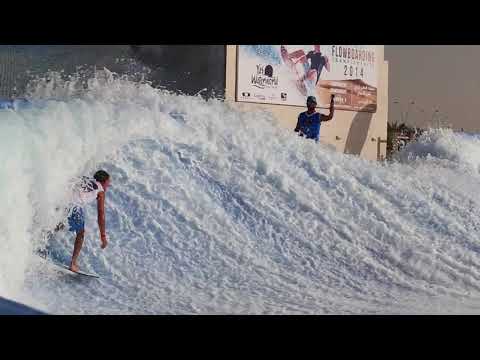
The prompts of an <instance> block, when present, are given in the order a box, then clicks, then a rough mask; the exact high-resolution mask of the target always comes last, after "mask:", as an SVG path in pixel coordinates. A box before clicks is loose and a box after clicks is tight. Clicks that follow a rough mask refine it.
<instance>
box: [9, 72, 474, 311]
mask: <svg viewBox="0 0 480 360" xmlns="http://www.w3.org/2000/svg"><path fill="white" fill-rule="evenodd" d="M98 78H99V77H97V79H96V80H92V82H91V89H90V90H88V91H86V92H84V93H82V94H77V96H79V97H77V98H71V97H69V96H66V97H65V98H64V99H62V101H58V100H57V101H51V100H49V101H44V102H42V103H41V106H40V105H39V106H37V107H36V108H35V109H29V110H20V111H18V112H17V113H13V112H3V113H0V117H2V119H3V116H6V117H7V116H14V117H15V122H12V121H10V122H9V123H8V122H7V123H8V124H10V126H12V129H10V130H9V131H10V133H11V134H12V136H13V137H16V138H18V137H21V138H22V141H23V144H21V145H22V146H21V145H17V144H12V147H13V148H15V146H16V148H18V149H20V148H21V149H23V148H26V149H27V152H20V154H23V155H19V154H18V153H15V154H16V155H15V156H16V157H14V156H13V155H12V156H11V157H10V156H7V157H6V159H5V160H6V161H10V162H11V163H12V164H13V165H12V167H11V168H12V169H13V170H10V172H11V173H12V174H18V175H19V177H23V178H22V181H20V182H18V184H17V182H16V181H15V179H16V178H12V179H8V178H7V174H2V178H1V181H2V182H4V183H5V184H7V185H8V186H10V190H9V191H5V196H7V198H8V197H9V196H10V193H15V194H16V195H17V196H18V197H20V200H21V201H18V206H17V207H14V206H11V207H10V211H11V213H10V211H9V212H7V211H4V213H2V225H3V224H5V225H7V226H9V228H10V229H12V231H11V232H12V233H16V234H17V236H11V234H9V233H7V234H6V236H5V237H4V238H2V246H3V248H5V249H7V250H8V249H9V248H12V247H16V246H17V244H16V242H15V241H14V240H15V238H16V237H19V235H22V236H24V238H23V242H21V243H20V244H24V245H22V246H19V247H18V248H15V252H16V254H17V256H18V257H19V258H20V259H24V260H23V263H22V262H20V263H19V264H18V266H17V264H14V265H15V267H13V265H12V264H10V263H9V262H8V261H9V260H8V259H7V257H6V256H3V255H2V254H0V261H1V262H0V266H2V268H1V269H0V270H2V273H4V274H6V275H5V277H4V278H2V284H1V286H2V288H5V289H7V287H6V285H5V284H6V280H5V279H6V278H7V277H8V276H9V275H10V274H11V273H12V272H13V270H12V269H14V268H15V269H16V270H15V272H14V273H19V274H23V273H24V272H25V266H24V265H23V264H24V263H28V254H27V253H28V251H29V249H30V248H31V247H32V243H35V242H36V241H37V240H36V234H35V230H34V229H32V224H36V225H38V226H39V227H40V226H47V225H48V226H50V225H53V224H55V221H56V220H57V215H56V214H55V212H54V210H53V208H54V207H55V206H57V205H61V204H62V203H63V202H64V200H65V191H64V189H66V188H68V184H69V181H70V179H71V178H72V177H75V176H78V175H82V174H84V173H86V172H87V173H88V172H92V171H93V170H94V169H96V168H98V167H99V166H102V167H105V168H106V169H107V170H108V171H109V172H110V173H111V174H112V177H113V186H112V188H111V190H110V194H108V195H107V196H108V200H107V226H108V228H107V232H108V234H109V236H110V238H111V243H110V245H109V247H108V248H107V249H106V250H105V251H101V250H100V249H99V247H98V236H97V235H96V234H95V231H96V230H95V229H96V227H95V217H94V216H89V217H87V228H88V229H92V230H91V235H89V236H90V239H91V238H93V240H89V238H87V242H86V245H85V249H84V250H83V251H82V258H81V264H82V266H84V267H85V268H86V269H87V270H95V271H98V272H101V273H102V282H101V283H94V282H90V283H78V284H77V283H73V282H72V281H67V280H65V279H62V278H59V277H58V276H51V277H48V276H45V272H44V271H43V270H42V271H40V270H39V269H38V268H36V267H34V268H33V269H32V270H31V271H30V272H29V273H28V276H27V279H26V280H25V281H24V282H23V283H22V277H19V278H18V279H17V280H15V281H14V282H13V285H15V286H18V287H20V285H19V284H24V283H26V284H27V285H26V287H27V288H28V291H29V293H30V294H31V295H32V296H33V297H34V299H35V300H36V301H38V302H40V303H42V304H43V307H44V309H46V310H49V311H52V312H57V313H230V312H238V313H332V312H333V313H339V312H340V313H352V312H353V313H386V312H422V311H426V312H431V311H433V312H448V311H452V312H462V311H463V312H465V311H477V310H478V306H475V304H476V302H475V299H477V298H478V295H479V288H480V270H479V269H480V258H479V253H478V236H477V235H478V231H479V228H480V221H479V219H480V216H479V214H478V211H476V209H477V208H478V204H479V202H478V199H475V198H472V196H471V194H472V193H474V192H475V189H477V188H478V185H479V181H478V179H475V178H474V179H472V178H468V177H462V176H459V173H458V169H453V170H452V168H451V167H449V166H446V167H438V166H437V167H435V168H434V167H432V165H431V163H430V162H429V161H425V160H422V159H420V160H419V161H418V164H417V166H416V167H411V166H409V165H405V164H392V165H384V164H379V163H372V162H368V161H366V160H362V159H359V158H358V157H355V156H345V155H343V154H339V153H336V152H334V151H332V150H329V149H328V148H327V147H325V146H323V145H318V144H315V143H314V142H311V141H304V140H303V139H300V138H298V137H297V136H295V134H294V133H293V132H292V131H288V130H284V129H281V128H279V127H277V125H276V124H275V121H274V119H273V117H272V116H271V115H270V114H267V113H261V112H255V113H252V112H239V111H236V110H234V109H232V108H231V107H230V106H229V105H228V104H226V103H223V102H220V101H217V100H212V101H203V100H201V99H199V98H196V97H185V96H176V95H172V94H167V93H164V92H160V91H157V90H154V89H152V88H151V87H150V86H149V85H148V84H140V83H132V82H129V81H128V80H124V79H118V78H115V77H110V78H108V77H107V78H106V79H105V80H102V81H99V80H98ZM52 91H53V90H52ZM62 91H63V90H62ZM62 91H59V92H57V94H60V95H61V94H62ZM40 97H41V98H45V93H42V96H40ZM58 98H61V96H58ZM34 101H36V99H35V98H34ZM0 126H2V123H0ZM5 126H6V125H5ZM5 129H8V128H7V127H5ZM2 130H3V128H2ZM432 170H434V171H435V172H434V171H432ZM460 170H461V169H460ZM25 194H28V196H25ZM22 196H23V198H22ZM9 199H10V200H11V203H13V201H15V198H14V197H13V196H12V197H11V198H9ZM29 207H30V209H29ZM89 210H90V209H89ZM14 217H19V218H21V219H20V220H19V221H20V222H21V223H19V222H17V221H16V219H15V218H14ZM32 217H35V218H36V220H34V219H33V218H32ZM18 234H19V235H18ZM69 237H70V236H69V235H63V236H60V237H59V239H57V240H56V241H55V242H54V244H53V245H55V247H56V249H58V250H59V251H60V252H62V253H63V254H65V256H68V255H69V253H70V252H71V239H70V242H69V239H68V238H69ZM22 276H23V275H22ZM17 281H19V283H17ZM5 291H6V292H7V293H6V294H7V295H10V294H11V293H10V292H9V291H10V290H8V289H7V290H5ZM458 299H461V301H458ZM31 301H33V299H32V300H31ZM27 303H28V302H27ZM29 304H32V302H29ZM432 304H435V306H433V305H432Z"/></svg>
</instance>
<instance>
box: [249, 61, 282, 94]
mask: <svg viewBox="0 0 480 360" xmlns="http://www.w3.org/2000/svg"><path fill="white" fill-rule="evenodd" d="M252 85H253V86H255V87H257V88H259V89H265V88H276V87H277V86H278V76H273V67H272V65H267V66H265V67H264V66H263V65H257V72H256V73H255V74H253V75H252Z"/></svg>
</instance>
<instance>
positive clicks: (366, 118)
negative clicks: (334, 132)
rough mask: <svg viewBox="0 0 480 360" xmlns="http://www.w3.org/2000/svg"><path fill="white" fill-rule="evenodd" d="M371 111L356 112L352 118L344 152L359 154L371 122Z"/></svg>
mask: <svg viewBox="0 0 480 360" xmlns="http://www.w3.org/2000/svg"><path fill="white" fill-rule="evenodd" d="M372 117H373V113H371V112H364V111H361V112H358V113H357V115H355V117H354V118H353V120H352V125H351V127H350V130H349V132H348V136H347V141H346V143H345V150H344V153H345V154H352V155H360V153H361V152H362V149H363V146H364V145H365V141H367V135H368V129H369V128H370V124H371V122H372Z"/></svg>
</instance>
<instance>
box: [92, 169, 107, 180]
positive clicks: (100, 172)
mask: <svg viewBox="0 0 480 360" xmlns="http://www.w3.org/2000/svg"><path fill="white" fill-rule="evenodd" d="M93 178H94V179H95V180H97V181H98V182H104V181H107V180H108V179H110V175H109V174H108V173H107V172H106V171H105V170H98V171H97V172H96V173H95V174H94V175H93Z"/></svg>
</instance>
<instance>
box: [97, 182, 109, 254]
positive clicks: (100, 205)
mask: <svg viewBox="0 0 480 360" xmlns="http://www.w3.org/2000/svg"><path fill="white" fill-rule="evenodd" d="M97 213H98V228H99V229H100V241H101V242H102V244H101V248H102V249H105V248H106V247H107V244H108V242H107V234H106V232H105V192H103V191H102V192H99V193H98V197H97Z"/></svg>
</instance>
